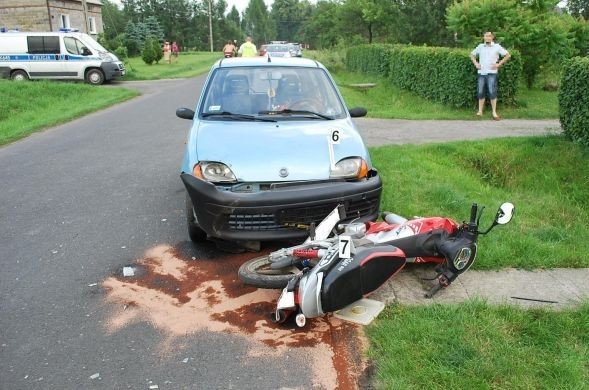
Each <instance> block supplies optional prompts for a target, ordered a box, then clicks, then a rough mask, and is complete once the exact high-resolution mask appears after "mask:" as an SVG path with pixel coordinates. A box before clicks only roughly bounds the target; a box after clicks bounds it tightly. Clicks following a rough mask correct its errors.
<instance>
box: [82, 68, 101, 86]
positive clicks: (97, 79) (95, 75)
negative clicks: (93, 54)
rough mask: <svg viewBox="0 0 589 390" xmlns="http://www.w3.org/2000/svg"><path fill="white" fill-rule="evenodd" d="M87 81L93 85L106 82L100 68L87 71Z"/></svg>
mask: <svg viewBox="0 0 589 390" xmlns="http://www.w3.org/2000/svg"><path fill="white" fill-rule="evenodd" d="M86 82H87V83H88V84H92V85H100V84H102V83H104V74H103V73H102V71H101V70H100V69H90V70H89V71H88V72H86Z"/></svg>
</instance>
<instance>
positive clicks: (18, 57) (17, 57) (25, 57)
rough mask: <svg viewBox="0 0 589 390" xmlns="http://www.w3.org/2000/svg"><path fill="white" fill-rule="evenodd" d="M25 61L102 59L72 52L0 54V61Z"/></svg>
mask: <svg viewBox="0 0 589 390" xmlns="http://www.w3.org/2000/svg"><path fill="white" fill-rule="evenodd" d="M66 57H67V58H66ZM23 61H100V57H86V56H76V55H71V54H58V55H56V54H0V62H23Z"/></svg>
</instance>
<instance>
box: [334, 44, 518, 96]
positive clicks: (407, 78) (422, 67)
mask: <svg viewBox="0 0 589 390" xmlns="http://www.w3.org/2000/svg"><path fill="white" fill-rule="evenodd" d="M510 53H511V59H510V60H509V61H508V62H507V63H506V64H505V65H504V66H503V67H502V68H501V70H500V76H499V89H498V98H499V100H500V101H501V102H502V104H507V105H513V104H515V95H516V92H517V87H518V80H519V75H520V73H521V58H520V55H519V52H517V51H510ZM469 55H470V51H468V50H463V49H450V48H445V47H425V46H419V47H414V46H403V45H363V46H358V47H352V48H350V49H349V50H348V58H347V59H346V65H347V69H348V70H350V71H352V72H361V73H369V74H375V75H380V76H383V77H388V78H389V80H390V81H391V82H392V83H393V84H394V85H396V86H398V87H399V88H401V89H404V90H408V91H412V92H415V93H416V94H418V95H420V96H422V97H424V98H427V99H431V100H435V101H438V102H441V103H444V104H448V105H452V106H456V107H473V106H475V105H476V78H477V72H476V68H475V67H474V66H473V64H472V62H471V61H470V58H469Z"/></svg>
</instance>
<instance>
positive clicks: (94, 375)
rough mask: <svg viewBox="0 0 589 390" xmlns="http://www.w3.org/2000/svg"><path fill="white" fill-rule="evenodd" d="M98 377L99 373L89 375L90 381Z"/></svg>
mask: <svg viewBox="0 0 589 390" xmlns="http://www.w3.org/2000/svg"><path fill="white" fill-rule="evenodd" d="M98 377H100V373H99V372H97V373H96V374H92V375H90V379H96V378H98Z"/></svg>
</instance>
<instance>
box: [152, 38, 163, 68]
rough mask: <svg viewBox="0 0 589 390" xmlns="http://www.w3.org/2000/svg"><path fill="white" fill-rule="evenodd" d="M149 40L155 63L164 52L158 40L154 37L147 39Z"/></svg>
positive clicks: (158, 61) (157, 62)
mask: <svg viewBox="0 0 589 390" xmlns="http://www.w3.org/2000/svg"><path fill="white" fill-rule="evenodd" d="M149 41H150V42H151V46H152V47H153V54H154V57H153V60H154V61H155V63H156V64H159V63H160V60H161V59H162V58H163V57H164V52H163V50H162V45H161V44H160V41H159V40H158V39H156V38H151V39H149Z"/></svg>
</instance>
